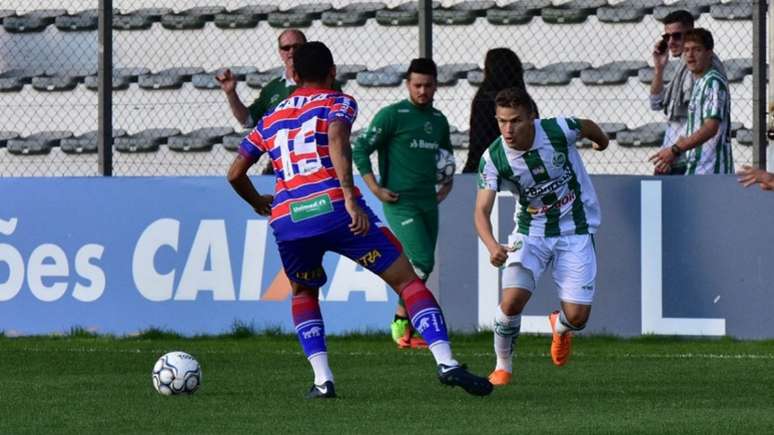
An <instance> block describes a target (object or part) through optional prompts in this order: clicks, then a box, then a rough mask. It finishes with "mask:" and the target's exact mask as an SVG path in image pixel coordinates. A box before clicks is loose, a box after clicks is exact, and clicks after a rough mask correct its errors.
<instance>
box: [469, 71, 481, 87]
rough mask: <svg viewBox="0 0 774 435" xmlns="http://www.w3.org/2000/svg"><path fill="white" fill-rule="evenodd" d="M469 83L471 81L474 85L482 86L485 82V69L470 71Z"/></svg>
mask: <svg viewBox="0 0 774 435" xmlns="http://www.w3.org/2000/svg"><path fill="white" fill-rule="evenodd" d="M467 77H468V83H470V84H471V85H473V86H481V83H484V71H481V70H475V71H468V75H467Z"/></svg>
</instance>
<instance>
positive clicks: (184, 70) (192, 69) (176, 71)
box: [156, 66, 206, 82]
mask: <svg viewBox="0 0 774 435" xmlns="http://www.w3.org/2000/svg"><path fill="white" fill-rule="evenodd" d="M205 72H206V71H204V68H202V67H200V66H178V67H174V68H167V69H163V70H161V71H159V72H157V73H156V74H159V75H165V74H166V75H173V76H180V77H182V78H183V80H184V81H186V82H188V81H191V78H192V77H193V76H194V75H196V74H204V73H205Z"/></svg>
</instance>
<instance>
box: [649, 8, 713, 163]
mask: <svg viewBox="0 0 774 435" xmlns="http://www.w3.org/2000/svg"><path fill="white" fill-rule="evenodd" d="M691 29H693V15H691V13H690V12H688V11H686V10H677V11H674V12H671V13H670V14H668V15H667V16H666V17H664V33H663V34H662V35H661V38H660V39H659V40H658V41H657V42H656V44H655V45H654V47H653V68H654V74H653V81H652V82H651V84H650V108H651V110H660V111H663V112H664V114H665V115H666V118H667V124H668V125H667V129H666V134H664V142H663V143H662V144H661V147H662V148H671V147H672V145H674V144H675V143H676V142H677V139H678V138H680V137H681V136H685V127H686V123H687V120H688V103H689V102H690V101H691V90H692V89H693V81H694V78H693V76H692V75H691V71H690V70H688V68H687V67H686V64H685V60H683V59H682V55H683V36H684V35H685V32H687V31H688V30H691ZM670 54H671V55H672V57H676V58H680V63H679V65H678V67H677V69H676V71H675V73H674V75H673V76H672V80H670V81H669V84H668V85H667V86H664V81H665V80H664V73H665V71H666V66H667V63H668V62H669V55H670ZM712 66H713V67H714V68H715V69H716V70H718V71H719V72H720V74H721V75H722V76H723V77H725V76H726V69H725V67H724V66H723V62H721V61H720V59H719V58H718V57H717V56H716V55H714V54H713V56H712ZM686 168H687V164H686V160H685V158H684V155H679V156H676V158H675V159H674V160H673V161H672V164H671V166H670V167H669V168H668V169H667V168H666V167H665V166H663V165H659V166H657V167H656V170H655V173H656V175H684V174H685V173H686Z"/></svg>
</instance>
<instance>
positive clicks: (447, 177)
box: [435, 148, 457, 184]
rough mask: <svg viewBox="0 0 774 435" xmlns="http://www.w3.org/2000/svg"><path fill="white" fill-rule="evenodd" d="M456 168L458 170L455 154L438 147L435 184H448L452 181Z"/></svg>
mask: <svg viewBox="0 0 774 435" xmlns="http://www.w3.org/2000/svg"><path fill="white" fill-rule="evenodd" d="M455 170H457V163H456V162H455V160H454V154H452V153H450V152H449V151H447V150H445V149H443V148H438V152H436V154H435V184H446V183H448V182H449V181H451V179H452V177H454V171H455Z"/></svg>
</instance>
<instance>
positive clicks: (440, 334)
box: [400, 278, 492, 396]
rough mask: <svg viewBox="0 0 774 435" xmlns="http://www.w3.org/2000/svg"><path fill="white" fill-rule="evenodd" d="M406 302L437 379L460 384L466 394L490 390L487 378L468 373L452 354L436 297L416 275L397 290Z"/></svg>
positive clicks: (446, 382) (486, 392) (477, 394)
mask: <svg viewBox="0 0 774 435" xmlns="http://www.w3.org/2000/svg"><path fill="white" fill-rule="evenodd" d="M400 294H401V296H402V297H403V300H404V301H405V302H406V309H407V310H408V313H409V316H410V318H411V323H412V325H413V326H414V329H416V331H417V332H419V333H420V334H421V335H422V338H423V339H424V340H425V341H426V342H427V344H428V347H429V348H430V352H432V354H433V357H435V360H436V363H437V364H438V379H439V380H440V381H441V383H442V384H444V385H449V386H452V387H454V386H457V387H462V389H464V390H465V391H466V392H467V393H468V394H472V395H474V396H486V395H488V394H490V393H491V392H492V384H491V383H490V382H489V380H488V379H486V378H483V377H480V376H476V375H474V374H472V373H470V372H469V371H468V370H467V368H466V367H465V366H464V365H461V364H460V363H458V362H457V361H456V360H455V359H454V357H453V356H452V351H451V345H450V344H449V336H448V332H447V330H446V322H445V321H444V318H443V313H442V312H441V307H440V306H438V302H436V300H435V297H433V294H432V293H430V291H429V290H428V289H427V287H425V284H424V283H423V282H422V280H420V279H419V278H416V279H414V280H413V281H411V282H409V283H408V284H407V285H405V286H404V287H403V288H402V289H401V292H400Z"/></svg>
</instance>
